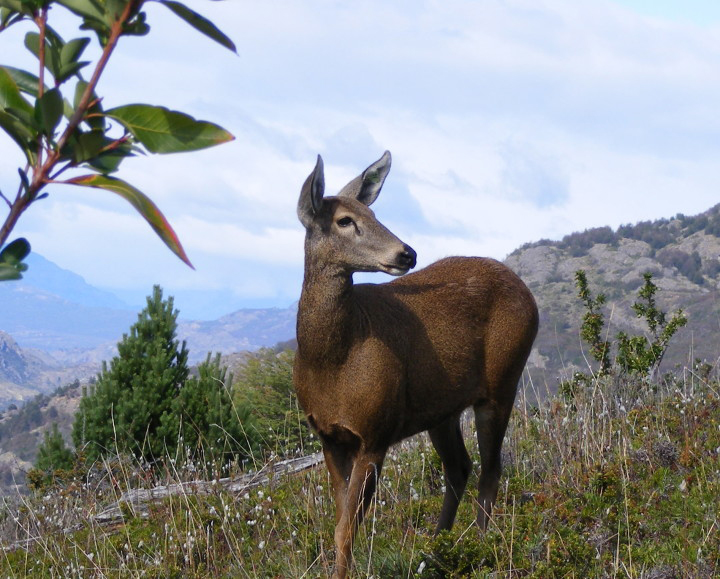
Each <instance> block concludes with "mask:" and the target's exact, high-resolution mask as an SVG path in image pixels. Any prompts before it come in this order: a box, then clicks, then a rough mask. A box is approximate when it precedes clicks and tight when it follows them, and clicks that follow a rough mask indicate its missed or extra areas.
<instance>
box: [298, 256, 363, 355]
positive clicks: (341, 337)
mask: <svg viewBox="0 0 720 579" xmlns="http://www.w3.org/2000/svg"><path fill="white" fill-rule="evenodd" d="M353 308H354V302H353V281H352V274H348V273H346V272H341V271H339V270H337V269H336V268H333V267H332V266H321V265H318V264H314V263H308V262H307V260H306V265H305V280H304V281H303V288H302V293H301V295H300V303H299V305H298V320H297V341H298V352H299V353H300V355H301V356H303V358H305V359H308V360H322V361H323V362H325V363H341V362H342V361H343V360H344V359H345V357H346V356H347V353H348V351H349V349H350V346H351V341H352V326H353Z"/></svg>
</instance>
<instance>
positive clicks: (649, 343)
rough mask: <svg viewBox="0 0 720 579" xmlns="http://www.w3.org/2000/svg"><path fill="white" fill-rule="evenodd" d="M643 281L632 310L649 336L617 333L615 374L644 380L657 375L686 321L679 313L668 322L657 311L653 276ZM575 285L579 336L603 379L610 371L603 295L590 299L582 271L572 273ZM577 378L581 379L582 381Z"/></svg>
mask: <svg viewBox="0 0 720 579" xmlns="http://www.w3.org/2000/svg"><path fill="white" fill-rule="evenodd" d="M643 280H644V283H643V285H642V286H641V287H640V289H639V290H638V299H637V300H636V301H635V302H634V303H633V305H632V309H633V311H634V312H635V315H636V316H637V317H638V318H640V319H644V320H645V323H646V324H647V327H648V330H649V336H646V335H634V336H630V335H628V334H626V333H625V332H618V334H617V356H616V359H615V364H616V368H617V370H618V371H619V372H620V373H622V374H629V375H633V376H638V377H640V378H642V379H646V378H648V377H651V376H652V375H653V374H654V373H655V372H656V371H657V369H658V367H659V366H660V362H662V359H663V357H664V356H665V352H666V351H667V348H668V345H669V344H670V340H671V339H672V337H673V336H674V335H675V334H676V333H677V331H678V330H679V329H680V328H681V327H683V326H685V325H686V324H687V317H686V316H685V314H684V313H683V311H682V310H681V309H680V310H677V311H676V312H674V313H673V314H672V316H670V319H669V320H668V319H667V314H666V313H665V312H664V311H662V310H660V309H659V308H658V307H657V303H656V301H655V294H656V293H657V290H658V288H657V286H656V285H655V284H654V283H653V281H652V274H651V273H644V274H643ZM575 284H576V286H577V289H578V297H579V298H580V300H581V301H582V302H583V305H584V306H585V310H586V312H585V314H584V315H583V319H582V324H581V327H580V335H581V337H582V338H583V340H585V341H586V342H587V343H588V344H589V345H590V354H591V355H592V357H593V358H594V359H595V361H596V362H598V363H599V364H600V369H599V371H598V375H599V376H605V375H607V374H609V373H610V372H611V371H612V370H613V367H612V365H611V364H610V349H611V343H610V342H609V341H607V340H604V339H603V338H602V329H603V327H604V325H605V318H604V315H603V313H602V311H601V306H602V305H603V304H605V295H604V294H598V295H597V296H596V297H595V298H593V296H592V294H591V293H590V289H589V287H588V282H587V276H586V275H585V272H584V271H583V270H578V271H577V272H576V273H575ZM580 378H581V379H582V377H580Z"/></svg>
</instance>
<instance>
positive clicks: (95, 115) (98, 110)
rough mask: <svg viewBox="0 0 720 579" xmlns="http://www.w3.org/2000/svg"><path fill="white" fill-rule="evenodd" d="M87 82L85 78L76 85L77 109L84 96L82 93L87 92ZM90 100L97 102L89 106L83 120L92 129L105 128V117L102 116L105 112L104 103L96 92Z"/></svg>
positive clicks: (75, 105)
mask: <svg viewBox="0 0 720 579" xmlns="http://www.w3.org/2000/svg"><path fill="white" fill-rule="evenodd" d="M87 84H88V83H87V82H85V81H84V80H80V81H78V83H77V84H76V85H75V98H74V100H73V106H74V108H75V109H77V108H78V107H79V106H80V99H81V98H82V95H83V93H84V92H85V89H86V88H87ZM90 102H91V103H92V102H94V103H95V104H93V105H91V106H90V107H89V108H88V110H87V113H86V115H85V118H84V119H83V120H84V121H85V122H86V123H87V124H88V125H89V126H90V128H92V129H105V117H103V116H102V113H103V109H102V105H101V104H100V101H99V99H98V98H97V95H96V94H95V93H94V92H93V93H92V97H91V99H90Z"/></svg>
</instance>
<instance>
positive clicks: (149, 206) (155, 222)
mask: <svg viewBox="0 0 720 579" xmlns="http://www.w3.org/2000/svg"><path fill="white" fill-rule="evenodd" d="M66 183H68V184H70V185H81V186H83V187H95V188H98V189H105V190H106V191H111V192H112V193H116V194H117V195H120V197H122V198H123V199H125V200H126V201H128V202H129V203H130V204H131V205H132V206H133V207H134V208H135V209H136V210H137V212H138V213H140V215H142V216H143V218H144V219H145V221H147V222H148V223H149V224H150V227H152V228H153V230H154V231H155V233H157V235H158V236H159V237H160V239H162V240H163V241H164V242H165V245H167V246H168V247H169V248H170V250H171V251H172V252H173V253H174V254H175V255H177V256H178V257H179V258H180V259H181V260H182V261H184V262H185V263H186V264H188V265H189V266H190V267H193V265H192V263H190V260H189V259H188V256H187V255H186V253H185V250H184V249H183V247H182V245H181V244H180V240H179V239H178V237H177V235H176V234H175V231H173V228H172V227H171V226H170V224H169V223H168V221H167V219H165V216H164V215H163V214H162V213H161V212H160V209H158V207H157V205H155V203H153V202H152V201H151V200H150V198H149V197H147V195H145V194H144V193H142V192H141V191H139V190H137V189H135V187H133V186H132V185H130V184H128V183H126V182H125V181H122V180H120V179H115V178H114V177H108V176H105V175H84V176H82V177H75V178H73V179H70V180H68V181H66ZM193 269H194V268H193Z"/></svg>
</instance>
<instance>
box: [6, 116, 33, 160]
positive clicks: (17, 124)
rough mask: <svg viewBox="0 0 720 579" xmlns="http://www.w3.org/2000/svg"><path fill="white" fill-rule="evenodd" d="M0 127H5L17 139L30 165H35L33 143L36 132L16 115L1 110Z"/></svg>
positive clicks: (13, 138) (12, 137)
mask: <svg viewBox="0 0 720 579" xmlns="http://www.w3.org/2000/svg"><path fill="white" fill-rule="evenodd" d="M0 128H1V129H3V130H4V131H5V132H6V133H7V134H8V135H9V136H10V138H11V139H12V140H13V141H15V142H16V143H17V145H18V147H20V149H21V150H22V152H23V153H24V154H25V157H26V158H27V160H28V163H29V164H30V165H34V164H35V161H36V156H35V151H34V150H33V147H32V145H31V143H32V141H33V139H34V138H35V134H34V133H33V132H32V131H31V130H30V129H29V128H28V127H27V125H25V124H24V123H22V122H21V121H19V120H18V119H17V118H16V117H14V116H12V115H10V114H8V113H6V112H4V111H0Z"/></svg>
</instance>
